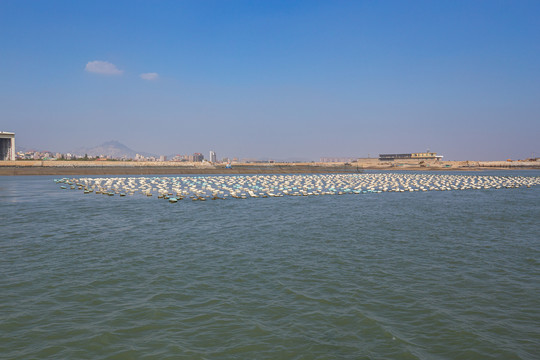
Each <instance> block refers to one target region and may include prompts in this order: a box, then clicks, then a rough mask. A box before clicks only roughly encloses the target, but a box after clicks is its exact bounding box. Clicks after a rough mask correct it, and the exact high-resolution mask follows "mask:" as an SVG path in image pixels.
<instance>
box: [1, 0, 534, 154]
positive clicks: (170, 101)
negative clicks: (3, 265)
mask: <svg viewBox="0 0 540 360" xmlns="http://www.w3.org/2000/svg"><path fill="white" fill-rule="evenodd" d="M539 16H540V2H537V1H519V2H512V1H500V2H479V1H439V2H430V1H410V2H400V1H385V2H368V1H356V2H347V1H264V2H254V1H227V2H225V1H181V2H180V1H160V2H150V1H148V2H144V1H114V2H105V1H93V2H73V1H47V2H42V1H31V0H29V1H2V2H0V34H2V35H4V36H1V37H0V79H1V81H0V131H13V132H15V133H16V144H17V145H22V146H25V147H33V148H40V149H50V150H53V151H60V152H69V151H73V150H74V149H77V148H80V147H92V146H96V145H98V144H101V143H103V142H106V141H109V140H111V139H117V140H118V141H119V142H120V143H122V144H125V145H126V146H128V147H130V148H132V149H134V150H137V151H141V152H148V153H156V154H188V153H193V152H202V153H204V154H205V156H207V153H208V150H215V151H216V152H217V153H218V156H219V157H220V158H221V157H240V158H246V157H249V158H278V159H286V158H302V159H311V160H317V159H319V158H320V157H326V156H358V157H363V156H367V155H368V154H370V155H371V156H372V157H373V156H377V154H379V153H404V152H418V151H425V150H426V149H427V148H429V149H430V150H432V151H435V152H437V153H439V154H442V155H444V156H445V157H444V159H446V160H502V159H506V158H513V159H523V158H527V157H530V156H531V155H532V154H533V153H534V154H535V155H536V156H538V154H539V153H540V146H539V144H540V141H539V140H538V139H540V115H539V114H540V68H539V66H538V64H540V22H538V21H537V19H538V17H539Z"/></svg>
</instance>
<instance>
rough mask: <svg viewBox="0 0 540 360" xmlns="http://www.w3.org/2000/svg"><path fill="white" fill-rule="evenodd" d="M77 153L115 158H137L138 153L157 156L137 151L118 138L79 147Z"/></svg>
mask: <svg viewBox="0 0 540 360" xmlns="http://www.w3.org/2000/svg"><path fill="white" fill-rule="evenodd" d="M75 153H76V154H79V155H84V154H88V155H89V156H100V155H105V156H111V157H113V158H122V157H127V158H135V155H136V154H140V155H143V156H156V155H155V154H150V153H145V152H142V151H135V150H133V149H130V148H128V147H127V146H126V145H124V144H121V143H120V142H118V141H116V140H111V141H107V142H104V143H103V144H101V145H98V146H95V147H92V148H81V149H78V150H77V151H76V152H75Z"/></svg>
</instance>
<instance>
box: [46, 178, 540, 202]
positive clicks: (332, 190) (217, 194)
mask: <svg viewBox="0 0 540 360" xmlns="http://www.w3.org/2000/svg"><path fill="white" fill-rule="evenodd" d="M54 181H55V182H56V183H58V184H60V188H62V189H76V190H82V191H83V192H84V193H85V194H90V193H95V194H103V195H107V196H114V195H119V196H128V195H134V194H142V195H144V196H149V197H150V196H154V195H155V196H157V197H158V198H160V199H165V200H169V202H177V201H179V200H182V199H185V198H189V199H191V200H193V201H205V200H207V199H211V200H220V199H221V200H222V199H227V198H236V199H247V198H259V197H263V198H264V197H282V196H316V195H345V194H367V193H382V192H414V191H452V190H479V189H503V188H507V189H508V188H519V187H529V188H530V187H532V186H536V185H540V177H538V176H485V175H446V174H396V173H384V174H312V175H209V176H207V175H204V176H203V175H200V176H156V177H103V178H93V177H92V178H90V177H85V178H63V179H55V180H54Z"/></svg>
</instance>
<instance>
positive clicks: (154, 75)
mask: <svg viewBox="0 0 540 360" xmlns="http://www.w3.org/2000/svg"><path fill="white" fill-rule="evenodd" d="M139 77H140V78H141V79H143V80H149V81H154V80H157V79H158V78H159V74H158V73H144V74H141V75H139Z"/></svg>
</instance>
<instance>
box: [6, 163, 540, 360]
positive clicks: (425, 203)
mask: <svg viewBox="0 0 540 360" xmlns="http://www.w3.org/2000/svg"><path fill="white" fill-rule="evenodd" d="M480 174H486V173H480ZM490 174H491V173H490ZM496 174H505V175H516V176H540V172H539V171H521V172H504V173H503V172H496ZM53 178H54V177H47V176H41V177H0V358H3V359H4V358H5V359H537V358H538V354H540V187H538V186H536V187H532V188H518V189H504V188H503V189H489V190H467V191H430V192H414V193H409V192H406V193H380V194H360V195H345V196H309V197H281V198H251V199H246V200H237V199H228V200H221V201H206V202H200V201H197V202H192V201H185V200H184V201H180V202H178V203H177V204H169V203H168V202H166V201H163V200H161V199H160V200H158V199H157V198H155V197H152V198H148V197H146V196H142V195H134V196H127V197H118V196H113V197H109V196H101V195H95V194H86V195H84V194H83V193H82V192H80V191H72V190H60V189H59V187H58V185H56V184H55V183H54V182H53Z"/></svg>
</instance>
